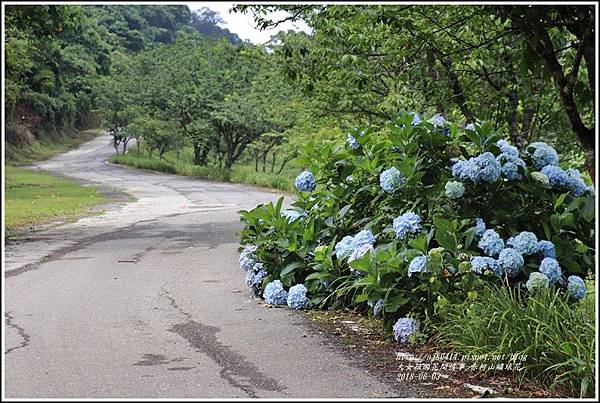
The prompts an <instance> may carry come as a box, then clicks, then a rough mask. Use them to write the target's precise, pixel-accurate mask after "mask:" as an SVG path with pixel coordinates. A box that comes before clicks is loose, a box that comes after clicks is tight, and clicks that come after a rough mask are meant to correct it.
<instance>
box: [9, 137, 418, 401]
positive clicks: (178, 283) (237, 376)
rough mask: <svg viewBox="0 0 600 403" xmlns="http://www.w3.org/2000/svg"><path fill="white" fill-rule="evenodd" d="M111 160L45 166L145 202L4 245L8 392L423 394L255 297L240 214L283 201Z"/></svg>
mask: <svg viewBox="0 0 600 403" xmlns="http://www.w3.org/2000/svg"><path fill="white" fill-rule="evenodd" d="M112 153H113V149H112V147H110V146H109V144H108V139H107V137H105V136H103V137H100V138H97V139H95V140H93V141H91V142H89V143H86V144H84V145H83V146H82V147H81V148H79V149H77V150H74V151H71V152H69V153H66V154H63V155H60V156H58V157H56V158H54V159H52V160H49V161H46V162H43V163H39V164H37V167H38V168H40V169H44V170H48V171H52V172H56V173H59V174H64V175H67V176H69V177H73V178H77V179H80V180H83V181H84V182H88V183H90V184H94V185H99V186H105V187H109V188H112V189H117V190H120V191H123V192H126V193H128V194H131V195H133V196H135V198H136V201H134V202H128V203H126V204H120V205H114V206H112V207H111V208H110V209H109V210H108V211H106V212H105V213H103V214H102V215H99V216H93V217H87V218H84V219H80V220H79V221H77V222H75V223H71V224H63V225H58V226H55V227H53V228H50V229H47V230H44V231H41V232H39V233H36V234H34V235H33V236H32V239H30V240H28V241H27V242H24V243H20V244H17V245H11V246H8V247H7V248H6V251H5V273H4V274H5V291H6V294H5V330H6V332H5V337H4V341H5V357H4V358H5V370H6V371H5V388H4V393H5V396H6V397H8V398H17V397H18V398H27V397H30V398H34V397H39V398H42V397H44V398H48V397H75V398H82V397H114V398H117V397H143V398H152V397H172V398H185V397H189V398H208V397H214V398H235V397H240V398H247V397H261V398H262V397H265V398H267V397H275V398H301V397H322V398H326V397H365V398H369V397H377V396H379V397H386V396H388V397H389V396H399V395H412V396H415V394H416V393H418V392H415V391H411V390H404V392H401V393H400V394H399V392H398V389H397V387H392V386H393V385H387V384H384V383H381V381H379V380H378V379H377V378H375V377H371V376H370V375H368V374H367V373H365V371H364V369H360V368H358V367H356V366H354V365H353V363H352V362H350V361H349V359H348V358H347V356H345V355H344V354H343V353H342V352H341V351H339V350H337V349H336V348H335V347H334V346H331V345H328V343H327V341H326V340H325V338H324V337H323V336H322V335H319V334H318V333H316V332H314V331H311V330H310V327H309V326H308V323H307V322H308V320H307V318H306V316H305V315H303V314H302V313H298V312H292V311H289V310H287V309H267V308H266V307H265V306H263V305H261V304H260V302H259V301H258V300H255V299H253V298H252V297H251V295H250V292H249V290H248V288H247V287H246V286H245V284H244V276H243V272H242V271H241V269H240V268H239V265H238V261H237V259H238V254H237V247H238V237H237V235H236V232H237V231H239V229H240V228H241V226H240V223H239V219H238V215H237V211H238V210H240V209H247V208H252V207H253V206H255V205H256V204H258V203H262V202H268V201H271V200H274V199H276V198H277V197H278V196H280V195H279V194H277V193H274V192H268V191H265V190H261V189H257V188H253V187H248V186H242V185H234V184H223V183H215V182H208V181H202V180H195V179H191V178H185V177H180V176H174V175H165V174H159V173H153V172H148V171H140V170H134V169H130V168H126V167H120V166H114V165H109V164H107V163H106V162H105V161H106V159H107V158H108V157H109V156H110V155H111V154H112ZM406 387H407V388H408V387H409V386H408V385H407V386H406Z"/></svg>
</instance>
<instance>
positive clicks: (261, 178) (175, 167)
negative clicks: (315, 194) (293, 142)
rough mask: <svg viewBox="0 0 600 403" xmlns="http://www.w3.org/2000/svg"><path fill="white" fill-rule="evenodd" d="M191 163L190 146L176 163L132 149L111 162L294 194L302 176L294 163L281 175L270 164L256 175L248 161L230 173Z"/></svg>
mask: <svg viewBox="0 0 600 403" xmlns="http://www.w3.org/2000/svg"><path fill="white" fill-rule="evenodd" d="M192 161H193V154H192V149H191V147H186V148H185V149H184V150H183V151H182V153H181V154H180V156H179V160H177V157H176V155H175V153H174V152H169V153H166V154H165V156H164V158H163V159H162V160H159V159H158V158H157V157H153V158H150V157H148V156H147V155H145V154H143V153H140V152H138V151H137V150H136V149H131V150H130V151H128V152H127V153H126V154H124V155H123V154H119V155H114V156H113V157H111V159H110V162H112V163H115V164H121V165H127V166H131V167H134V168H141V169H150V170H153V171H159V172H165V173H170V174H178V175H185V176H191V177H194V178H201V179H208V180H215V181H221V182H233V183H244V184H247V185H256V186H261V187H267V188H271V189H277V190H282V191H284V192H292V191H293V189H294V179H295V177H296V176H297V175H298V174H299V173H300V168H299V167H298V166H297V165H295V164H294V161H291V162H290V163H288V164H287V165H286V166H285V167H284V169H283V171H282V172H281V174H279V175H278V174H277V173H276V171H277V169H278V167H276V168H275V172H273V173H271V172H270V167H269V165H268V164H267V167H266V170H265V172H263V171H262V165H261V166H260V167H259V171H258V172H257V171H256V170H255V167H254V163H253V162H252V161H247V160H246V161H240V162H238V163H237V164H235V165H234V166H233V167H232V168H231V170H225V169H221V168H219V167H218V166H214V164H211V165H207V166H197V165H193V164H192Z"/></svg>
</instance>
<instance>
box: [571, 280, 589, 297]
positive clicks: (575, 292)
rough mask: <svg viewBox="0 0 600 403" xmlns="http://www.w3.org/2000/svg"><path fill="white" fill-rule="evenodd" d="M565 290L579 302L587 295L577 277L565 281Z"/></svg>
mask: <svg viewBox="0 0 600 403" xmlns="http://www.w3.org/2000/svg"><path fill="white" fill-rule="evenodd" d="M567 289H568V290H569V294H570V295H571V297H573V298H575V299H577V300H581V299H583V298H585V296H586V295H587V289H586V287H585V282H584V281H583V279H582V278H581V277H579V276H569V278H568V279H567Z"/></svg>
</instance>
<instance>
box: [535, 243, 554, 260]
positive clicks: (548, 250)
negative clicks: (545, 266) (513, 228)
mask: <svg viewBox="0 0 600 403" xmlns="http://www.w3.org/2000/svg"><path fill="white" fill-rule="evenodd" d="M538 253H539V254H540V255H542V257H551V258H556V248H555V247H554V244H553V243H552V242H550V241H539V242H538Z"/></svg>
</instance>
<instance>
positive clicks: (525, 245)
mask: <svg viewBox="0 0 600 403" xmlns="http://www.w3.org/2000/svg"><path fill="white" fill-rule="evenodd" d="M506 244H507V245H510V246H512V247H513V248H514V249H515V250H516V251H517V252H519V253H520V254H522V255H533V254H535V253H538V250H539V249H538V248H539V245H538V239H537V237H536V236H535V234H534V233H533V232H529V231H523V232H521V233H520V234H518V235H516V236H513V237H510V238H508V241H506Z"/></svg>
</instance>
